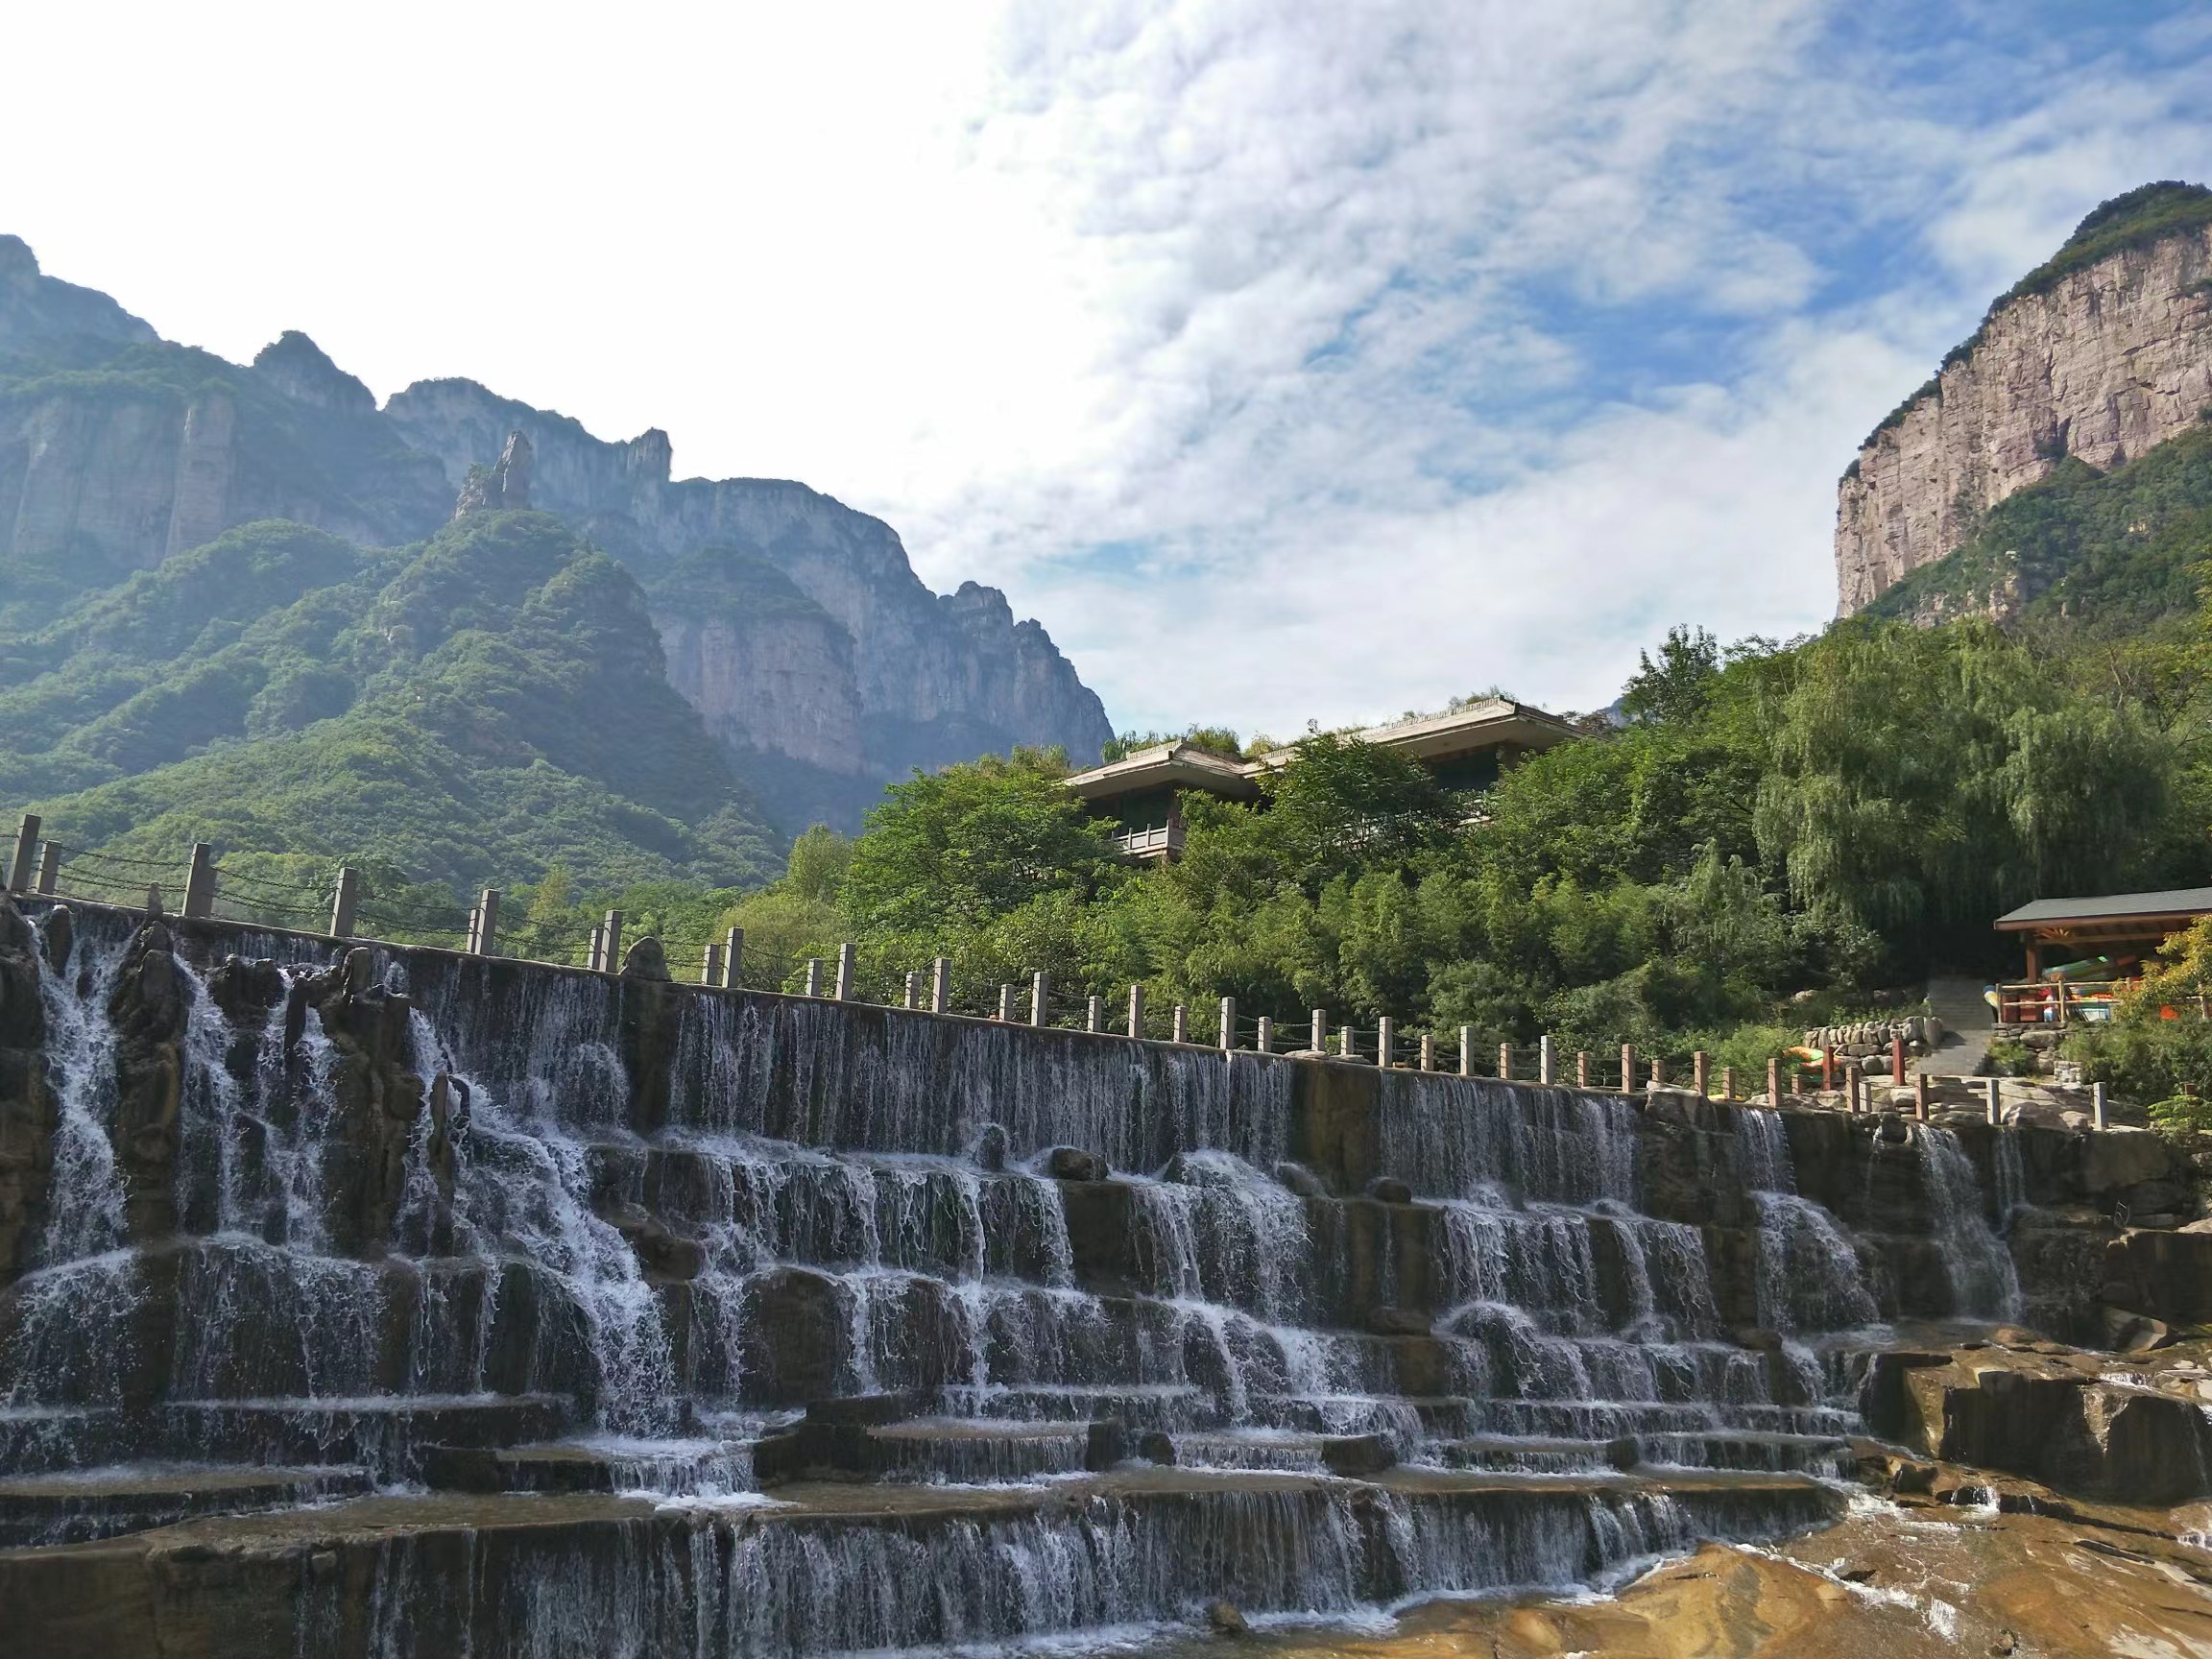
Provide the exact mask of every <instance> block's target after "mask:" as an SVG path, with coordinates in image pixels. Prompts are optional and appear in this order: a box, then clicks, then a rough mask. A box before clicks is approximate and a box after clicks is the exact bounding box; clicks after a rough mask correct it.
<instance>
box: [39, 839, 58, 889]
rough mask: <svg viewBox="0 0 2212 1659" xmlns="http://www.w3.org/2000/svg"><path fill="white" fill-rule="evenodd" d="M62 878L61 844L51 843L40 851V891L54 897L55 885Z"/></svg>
mask: <svg viewBox="0 0 2212 1659" xmlns="http://www.w3.org/2000/svg"><path fill="white" fill-rule="evenodd" d="M60 878H61V844H60V842H59V841H49V842H47V843H46V845H45V846H43V847H41V848H39V849H38V891H39V893H40V894H41V895H42V896H44V897H47V898H51V897H53V893H54V886H55V883H56V882H58V881H60Z"/></svg>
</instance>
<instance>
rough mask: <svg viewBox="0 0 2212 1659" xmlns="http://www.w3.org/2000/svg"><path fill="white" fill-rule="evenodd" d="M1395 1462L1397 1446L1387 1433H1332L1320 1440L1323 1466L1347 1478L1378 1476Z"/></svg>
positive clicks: (1356, 1478) (1330, 1471) (1334, 1473)
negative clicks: (1392, 1442)
mask: <svg viewBox="0 0 2212 1659" xmlns="http://www.w3.org/2000/svg"><path fill="white" fill-rule="evenodd" d="M1397 1461H1398V1448H1397V1447H1396V1446H1394V1445H1393V1444H1391V1441H1390V1436H1389V1435H1387V1434H1332V1435H1330V1436H1328V1437H1327V1438H1326V1439H1324V1440H1323V1441H1322V1442H1321V1462H1322V1464H1323V1466H1324V1467H1325V1468H1327V1469H1328V1471H1329V1473H1330V1474H1332V1475H1335V1476H1339V1477H1341V1478H1343V1479H1347V1480H1358V1479H1363V1478H1365V1477H1367V1476H1369V1475H1380V1474H1382V1473H1383V1470H1385V1469H1388V1468H1392V1467H1394V1466H1395V1465H1396V1463H1397Z"/></svg>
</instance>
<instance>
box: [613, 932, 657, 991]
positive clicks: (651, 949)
mask: <svg viewBox="0 0 2212 1659" xmlns="http://www.w3.org/2000/svg"><path fill="white" fill-rule="evenodd" d="M622 976H623V977H624V978H625V979H658V980H661V981H662V982H666V980H667V978H668V952H667V950H665V949H663V948H662V946H661V941H660V940H658V939H655V938H653V937H651V936H650V935H648V936H647V937H645V938H643V939H640V940H638V941H637V943H636V944H635V945H633V946H631V947H630V949H629V950H626V951H624V952H623V953H622Z"/></svg>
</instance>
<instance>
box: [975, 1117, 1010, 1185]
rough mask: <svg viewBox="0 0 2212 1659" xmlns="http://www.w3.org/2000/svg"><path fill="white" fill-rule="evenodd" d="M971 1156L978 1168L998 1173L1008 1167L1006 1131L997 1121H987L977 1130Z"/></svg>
mask: <svg viewBox="0 0 2212 1659" xmlns="http://www.w3.org/2000/svg"><path fill="white" fill-rule="evenodd" d="M970 1156H971V1157H972V1158H973V1159H974V1162H975V1166H976V1167H977V1168H978V1169H984V1170H988V1171H989V1172H991V1173H992V1174H997V1173H998V1171H999V1170H1001V1169H1003V1168H1005V1167H1006V1131H1005V1130H1004V1129H1002V1128H1000V1127H999V1126H998V1124H996V1123H986V1124H984V1125H983V1127H982V1128H981V1129H978V1130H977V1131H976V1132H975V1144H974V1147H973V1148H972V1149H971V1152H970Z"/></svg>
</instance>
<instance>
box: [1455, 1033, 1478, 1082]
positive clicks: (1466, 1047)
mask: <svg viewBox="0 0 2212 1659" xmlns="http://www.w3.org/2000/svg"><path fill="white" fill-rule="evenodd" d="M1459 1075H1460V1076H1462V1077H1472V1076H1474V1075H1475V1027H1474V1026H1472V1025H1462V1026H1460V1027H1459Z"/></svg>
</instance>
